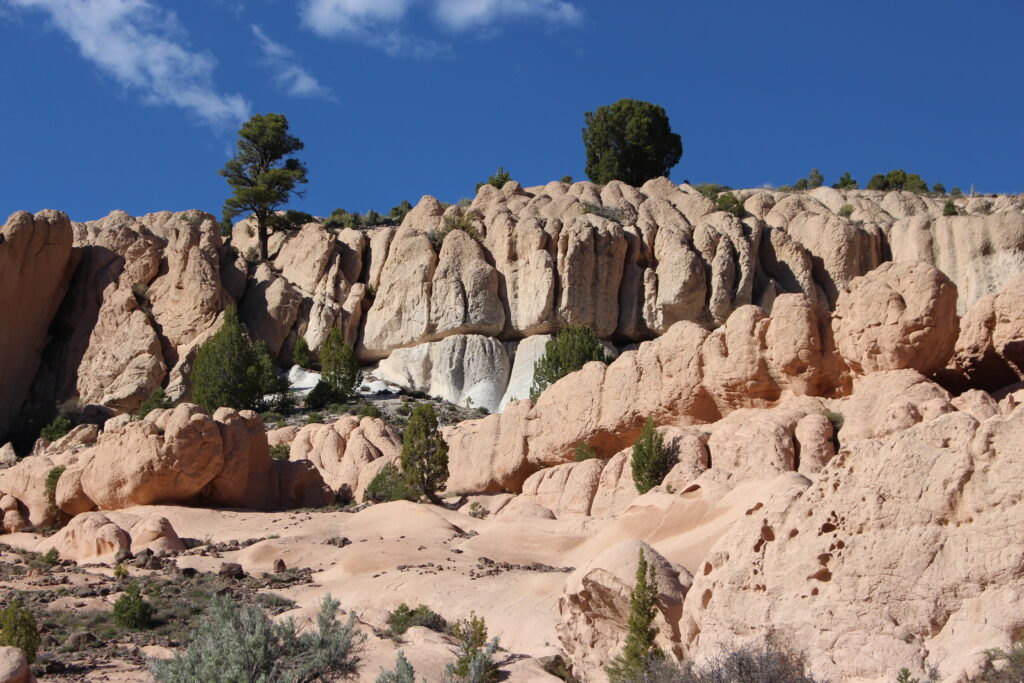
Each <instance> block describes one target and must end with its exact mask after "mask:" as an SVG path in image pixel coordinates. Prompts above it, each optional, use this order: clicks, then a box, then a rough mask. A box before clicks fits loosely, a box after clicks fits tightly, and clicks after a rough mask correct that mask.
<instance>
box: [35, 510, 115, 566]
mask: <svg viewBox="0 0 1024 683" xmlns="http://www.w3.org/2000/svg"><path fill="white" fill-rule="evenodd" d="M131 546H132V538H131V536H130V535H129V534H128V532H127V531H125V530H124V529H122V528H121V527H120V526H118V525H117V524H116V523H115V522H113V521H112V520H111V519H110V518H109V517H108V516H107V515H105V514H103V513H102V512H84V513H82V514H79V515H76V516H75V517H74V518H73V519H72V520H71V521H70V522H69V523H68V525H67V526H66V527H64V528H63V529H61V530H60V531H58V532H57V533H56V534H54V535H53V536H52V537H51V538H48V539H44V540H43V541H41V542H40V543H39V546H38V550H39V552H45V551H46V550H48V549H49V548H56V549H57V552H58V553H60V556H61V558H62V559H65V560H73V561H75V562H86V561H95V560H98V559H99V558H112V557H113V556H114V555H115V554H116V553H117V552H118V551H122V550H129V549H130V548H131Z"/></svg>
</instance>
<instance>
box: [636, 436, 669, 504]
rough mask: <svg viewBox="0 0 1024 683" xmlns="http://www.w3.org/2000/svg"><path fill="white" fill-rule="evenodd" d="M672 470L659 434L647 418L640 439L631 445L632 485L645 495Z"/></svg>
mask: <svg viewBox="0 0 1024 683" xmlns="http://www.w3.org/2000/svg"><path fill="white" fill-rule="evenodd" d="M670 469H672V463H671V462H670V461H669V455H668V451H667V450H665V447H664V446H663V445H662V440H661V434H659V433H658V430H657V429H655V427H654V420H653V419H651V418H647V420H646V421H645V422H644V426H643V429H641V430H640V438H638V439H637V440H636V443H635V444H633V483H634V484H635V485H636V490H637V491H638V492H640V493H647V492H648V491H650V490H651V489H652V488H654V487H655V486H657V485H658V484H660V483H661V480H662V479H664V478H665V475H666V474H668V471H669V470H670Z"/></svg>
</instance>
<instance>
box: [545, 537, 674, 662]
mask: <svg viewBox="0 0 1024 683" xmlns="http://www.w3.org/2000/svg"><path fill="white" fill-rule="evenodd" d="M640 552H643V554H644V558H645V560H646V561H647V563H648V564H649V565H653V566H654V568H655V572H656V576H657V584H658V596H657V602H656V607H657V609H656V611H655V615H654V627H655V628H656V629H657V635H656V638H655V643H656V644H657V645H658V646H659V647H661V648H662V650H663V651H665V652H669V653H673V654H675V655H676V656H679V655H680V654H681V653H682V648H681V643H680V638H679V635H680V634H679V631H678V630H677V629H676V628H675V624H677V623H678V620H679V616H678V615H679V614H680V612H681V610H682V605H683V600H684V599H685V598H686V595H687V592H688V591H689V589H690V584H691V583H692V581H693V578H692V577H691V576H690V573H689V572H688V571H686V569H684V568H683V567H681V566H679V565H677V564H675V563H673V562H670V561H668V560H667V559H665V558H664V557H662V556H661V555H660V554H659V553H658V552H657V551H656V550H654V549H653V548H651V546H649V545H647V544H646V543H644V542H643V541H639V540H635V539H634V540H627V541H622V542H621V543H618V544H616V545H613V546H612V547H610V548H608V549H607V550H605V551H604V552H603V553H601V554H600V555H598V556H597V557H595V558H594V559H593V560H592V561H591V562H590V563H588V564H587V566H585V567H581V568H580V569H577V570H576V571H574V572H573V573H572V574H570V575H569V578H568V579H567V580H566V583H565V588H564V591H563V593H562V596H561V597H560V598H559V600H558V611H559V614H560V616H561V623H559V624H558V638H559V641H560V642H561V644H562V648H563V649H564V650H565V653H566V654H567V655H568V656H569V658H570V659H571V660H572V663H573V668H574V670H575V671H576V672H577V674H582V676H583V678H584V680H588V681H603V680H607V677H606V675H605V673H604V667H605V665H606V664H608V663H609V662H610V661H611V660H612V658H614V657H615V655H617V654H618V653H619V652H620V651H621V649H622V646H623V643H624V642H625V634H626V631H627V629H626V624H627V622H628V620H629V612H630V605H629V598H630V593H631V592H632V590H633V587H634V586H635V585H636V570H637V563H638V562H639V553H640Z"/></svg>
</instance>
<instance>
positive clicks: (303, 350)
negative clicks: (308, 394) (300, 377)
mask: <svg viewBox="0 0 1024 683" xmlns="http://www.w3.org/2000/svg"><path fill="white" fill-rule="evenodd" d="M292 365H298V366H299V367H300V368H307V369H308V368H310V367H312V364H311V362H310V357H309V343H308V342H306V338H305V337H299V338H298V339H296V340H295V346H294V347H293V348H292Z"/></svg>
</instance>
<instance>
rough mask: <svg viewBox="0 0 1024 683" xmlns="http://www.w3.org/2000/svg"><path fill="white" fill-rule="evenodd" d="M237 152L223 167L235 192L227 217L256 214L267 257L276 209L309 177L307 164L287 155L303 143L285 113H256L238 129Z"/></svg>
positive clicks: (261, 245)
mask: <svg viewBox="0 0 1024 683" xmlns="http://www.w3.org/2000/svg"><path fill="white" fill-rule="evenodd" d="M237 147H238V149H237V151H236V152H235V156H234V157H232V158H231V160H230V161H228V163H227V164H225V166H224V168H222V169H221V170H220V174H221V175H222V176H224V178H225V179H226V180H227V181H228V184H229V185H230V186H231V189H232V190H234V193H233V194H232V195H231V197H229V198H228V199H227V200H226V201H225V202H224V220H225V222H230V221H231V219H232V218H234V217H235V216H237V215H239V214H240V213H243V212H246V211H250V212H252V214H253V216H254V217H255V218H256V230H257V234H258V237H259V250H260V259H261V260H263V261H266V260H267V228H268V227H270V226H271V224H273V223H274V222H275V220H274V219H275V217H276V216H275V214H274V211H275V210H276V209H277V207H279V206H281V205H282V204H284V203H285V202H286V201H288V198H289V197H290V196H291V195H296V196H298V197H301V196H302V192H300V191H298V190H296V189H295V187H296V186H297V185H299V184H301V183H305V182H307V181H306V167H305V165H303V163H302V162H301V161H299V160H298V159H296V158H294V157H289V158H287V159H285V158H284V157H285V156H287V155H289V154H291V153H293V152H298V151H299V150H301V149H302V148H303V147H304V145H303V143H302V140H299V139H298V138H297V137H295V136H294V135H290V134H289V133H288V119H287V118H285V116H284V115H282V114H266V115H262V114H254V115H253V116H252V117H251V118H250V119H249V120H248V121H246V122H245V123H244V124H242V128H241V130H239V131H238V142H237Z"/></svg>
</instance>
